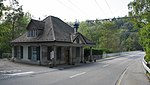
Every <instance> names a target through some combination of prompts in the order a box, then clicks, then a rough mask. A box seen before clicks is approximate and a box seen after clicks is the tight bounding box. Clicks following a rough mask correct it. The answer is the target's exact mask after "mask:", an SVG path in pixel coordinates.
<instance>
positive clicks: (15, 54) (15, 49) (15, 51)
mask: <svg viewBox="0 0 150 85" xmlns="http://www.w3.org/2000/svg"><path fill="white" fill-rule="evenodd" d="M14 57H15V58H16V57H17V47H16V46H14Z"/></svg>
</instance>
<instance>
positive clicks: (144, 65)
mask: <svg viewBox="0 0 150 85" xmlns="http://www.w3.org/2000/svg"><path fill="white" fill-rule="evenodd" d="M142 63H143V67H144V69H145V70H146V71H147V72H148V73H150V68H149V67H148V66H147V62H146V61H145V59H144V58H143V62H142Z"/></svg>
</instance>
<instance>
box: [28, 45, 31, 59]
mask: <svg viewBox="0 0 150 85" xmlns="http://www.w3.org/2000/svg"><path fill="white" fill-rule="evenodd" d="M31 53H32V52H31V47H28V59H31V56H32V55H31Z"/></svg>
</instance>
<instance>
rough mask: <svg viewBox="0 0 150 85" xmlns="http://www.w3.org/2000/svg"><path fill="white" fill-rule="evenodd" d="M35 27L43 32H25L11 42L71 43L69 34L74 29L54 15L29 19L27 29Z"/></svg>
mask: <svg viewBox="0 0 150 85" xmlns="http://www.w3.org/2000/svg"><path fill="white" fill-rule="evenodd" d="M33 26H35V27H37V29H43V33H42V34H41V35H39V36H37V37H27V32H26V33H25V34H23V35H22V36H20V37H19V38H17V39H15V40H13V41H11V43H19V42H20V43H21V42H29V43H30V42H51V41H58V42H59V41H60V42H69V43H72V40H71V35H72V34H73V33H74V29H73V28H72V27H71V26H69V25H68V24H66V23H65V22H63V21H62V20H60V19H59V18H57V17H54V16H48V17H47V18H45V19H44V20H43V21H37V20H33V19H32V20H31V21H30V23H29V24H28V26H27V30H30V29H31V27H33ZM77 34H78V35H79V34H80V35H81V36H82V37H83V39H84V40H85V42H86V44H93V43H92V42H91V41H90V40H88V39H87V38H86V37H84V36H83V35H82V34H81V33H77Z"/></svg>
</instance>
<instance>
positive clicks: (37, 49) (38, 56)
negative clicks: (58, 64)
mask: <svg viewBox="0 0 150 85" xmlns="http://www.w3.org/2000/svg"><path fill="white" fill-rule="evenodd" d="M36 51H37V60H40V46H39V47H36Z"/></svg>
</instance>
